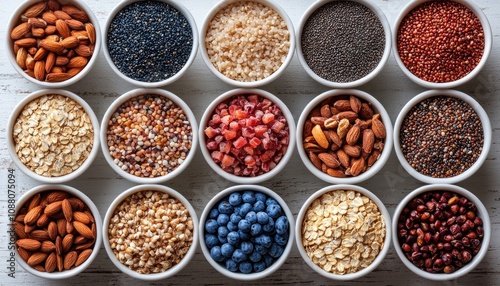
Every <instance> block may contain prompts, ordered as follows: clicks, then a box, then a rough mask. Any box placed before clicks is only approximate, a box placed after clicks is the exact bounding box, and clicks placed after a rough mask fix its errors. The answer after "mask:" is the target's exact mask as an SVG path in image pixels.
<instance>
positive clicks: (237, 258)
mask: <svg viewBox="0 0 500 286" xmlns="http://www.w3.org/2000/svg"><path fill="white" fill-rule="evenodd" d="M231 259H232V260H234V262H236V263H240V262H243V261H245V260H247V255H246V254H245V253H243V251H241V249H239V248H238V249H235V250H234V252H233V256H232V257H231Z"/></svg>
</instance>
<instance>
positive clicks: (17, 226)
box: [13, 221, 29, 239]
mask: <svg viewBox="0 0 500 286" xmlns="http://www.w3.org/2000/svg"><path fill="white" fill-rule="evenodd" d="M13 225H14V231H15V233H16V235H17V237H18V238H21V239H22V238H29V236H28V234H27V233H26V232H25V231H24V225H23V224H22V223H20V222H18V221H15V222H14V223H13Z"/></svg>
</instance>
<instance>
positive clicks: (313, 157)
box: [308, 152, 322, 170]
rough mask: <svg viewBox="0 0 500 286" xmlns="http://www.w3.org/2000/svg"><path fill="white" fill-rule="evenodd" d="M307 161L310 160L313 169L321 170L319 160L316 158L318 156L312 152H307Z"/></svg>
mask: <svg viewBox="0 0 500 286" xmlns="http://www.w3.org/2000/svg"><path fill="white" fill-rule="evenodd" d="M308 154H309V159H310V160H311V163H312V164H313V165H314V167H316V168H318V169H320V170H321V164H322V163H321V160H320V159H319V158H318V155H316V153H314V152H309V153H308Z"/></svg>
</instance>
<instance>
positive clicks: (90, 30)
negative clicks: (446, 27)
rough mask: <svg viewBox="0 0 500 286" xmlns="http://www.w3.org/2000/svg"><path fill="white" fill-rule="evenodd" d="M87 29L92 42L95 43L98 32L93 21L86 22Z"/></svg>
mask: <svg viewBox="0 0 500 286" xmlns="http://www.w3.org/2000/svg"><path fill="white" fill-rule="evenodd" d="M85 31H87V34H88V37H89V40H90V43H91V44H95V40H96V34H95V27H94V25H93V24H92V23H86V24H85Z"/></svg>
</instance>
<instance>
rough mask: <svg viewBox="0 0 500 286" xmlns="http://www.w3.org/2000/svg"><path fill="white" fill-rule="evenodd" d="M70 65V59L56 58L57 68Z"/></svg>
mask: <svg viewBox="0 0 500 286" xmlns="http://www.w3.org/2000/svg"><path fill="white" fill-rule="evenodd" d="M68 63H69V59H68V58H67V57H65V56H57V57H56V66H65V65H67V64H68Z"/></svg>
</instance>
